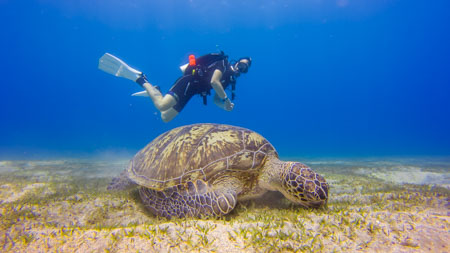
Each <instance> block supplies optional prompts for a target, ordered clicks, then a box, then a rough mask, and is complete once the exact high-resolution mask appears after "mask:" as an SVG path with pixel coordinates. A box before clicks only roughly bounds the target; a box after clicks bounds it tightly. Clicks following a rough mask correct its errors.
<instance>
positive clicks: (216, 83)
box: [98, 52, 252, 123]
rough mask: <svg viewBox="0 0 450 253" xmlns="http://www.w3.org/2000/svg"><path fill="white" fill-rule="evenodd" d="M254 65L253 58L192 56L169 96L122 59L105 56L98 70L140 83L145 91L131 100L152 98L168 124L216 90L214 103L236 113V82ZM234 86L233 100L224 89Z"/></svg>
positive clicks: (212, 55)
mask: <svg viewBox="0 0 450 253" xmlns="http://www.w3.org/2000/svg"><path fill="white" fill-rule="evenodd" d="M251 64H252V60H251V58H250V57H243V58H240V59H239V60H238V61H231V62H228V56H227V55H225V54H224V53H223V52H221V53H211V54H207V55H203V56H201V57H198V58H195V56H194V55H190V56H189V63H187V64H185V65H183V66H181V67H180V69H181V72H182V73H183V76H181V77H180V78H178V80H176V81H175V84H174V85H173V86H172V88H170V90H169V92H168V93H167V94H166V95H164V96H163V95H162V93H161V90H160V88H159V87H158V86H156V85H152V84H150V82H149V81H148V79H147V77H146V76H145V75H144V73H142V72H141V71H138V70H136V69H133V68H131V67H130V66H128V65H127V64H126V63H125V62H123V61H122V60H121V59H119V58H117V57H115V56H114V55H111V54H109V53H105V54H104V55H103V56H102V57H101V58H100V60H99V64H98V68H99V69H101V70H103V71H105V72H107V73H110V74H112V75H115V76H119V77H124V78H127V79H130V80H132V81H134V82H136V83H138V84H139V85H140V86H141V87H142V88H144V89H145V91H142V92H137V93H134V94H132V96H149V97H150V98H151V100H152V101H153V104H154V105H155V107H156V108H157V109H158V110H159V111H160V112H161V118H162V120H163V121H164V122H166V123H167V122H169V121H171V120H172V119H173V118H175V117H176V116H177V115H178V113H180V112H181V110H183V108H184V106H185V105H186V104H187V102H188V101H189V100H190V99H191V97H192V96H194V95H197V94H199V95H201V96H202V97H203V103H204V104H205V105H206V104H207V100H206V96H207V95H210V94H211V89H214V91H215V95H214V103H215V104H216V105H217V106H218V107H220V108H222V109H224V110H226V111H231V110H233V107H234V104H233V103H232V102H231V100H234V97H235V93H234V91H235V85H236V78H237V77H239V76H240V74H241V73H247V71H248V69H249V67H250V66H251ZM229 85H231V88H232V89H231V100H230V98H229V97H228V96H227V93H226V92H225V89H226V88H227V87H229Z"/></svg>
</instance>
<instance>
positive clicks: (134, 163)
mask: <svg viewBox="0 0 450 253" xmlns="http://www.w3.org/2000/svg"><path fill="white" fill-rule="evenodd" d="M127 178H128V179H129V180H128V179H127ZM130 180H131V182H133V183H135V184H138V185H139V186H140V189H139V193H140V196H141V198H142V200H143V202H144V204H145V205H146V206H147V207H148V208H149V209H150V210H151V211H152V213H154V214H156V215H158V216H164V217H168V218H170V217H172V216H178V217H184V216H195V217H204V216H216V217H219V216H222V215H225V214H227V213H229V212H230V211H231V210H232V209H233V208H234V207H235V205H236V203H237V200H238V198H239V199H242V198H251V197H255V196H259V195H261V194H262V193H264V192H265V191H267V190H279V191H281V192H282V193H283V194H284V195H285V196H286V197H288V198H289V199H290V200H292V201H294V202H296V203H299V204H302V205H305V206H320V205H322V204H324V203H326V200H327V198H328V185H327V184H326V182H325V180H324V179H323V178H322V177H321V176H319V175H318V174H316V173H315V172H313V171H312V170H311V169H309V168H308V167H307V166H305V165H303V164H301V163H296V162H281V161H279V160H278V154H277V152H276V151H275V149H274V148H273V146H272V145H271V144H270V143H269V142H268V141H267V140H266V139H265V138H264V137H262V136H261V135H259V134H258V133H255V132H253V131H251V130H248V129H245V128H241V127H235V126H229V125H220V124H194V125H189V126H183V127H178V128H175V129H173V130H171V131H168V132H166V133H164V134H162V135H160V136H159V137H157V138H156V139H155V140H153V141H152V142H151V143H150V144H148V145H147V146H146V147H144V148H143V149H142V150H141V151H139V152H138V153H137V154H136V156H135V157H134V158H133V159H132V160H131V162H130V164H129V166H128V168H127V170H126V172H124V173H122V174H121V177H119V178H116V179H114V180H113V182H112V183H111V185H110V188H118V187H117V186H120V185H122V184H123V183H124V182H128V181H130ZM288 195H289V196H288Z"/></svg>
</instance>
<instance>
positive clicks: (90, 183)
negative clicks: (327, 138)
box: [0, 158, 450, 252]
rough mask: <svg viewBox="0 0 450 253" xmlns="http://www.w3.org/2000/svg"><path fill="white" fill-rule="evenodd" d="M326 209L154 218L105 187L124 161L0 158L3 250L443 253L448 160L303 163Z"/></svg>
mask: <svg viewBox="0 0 450 253" xmlns="http://www.w3.org/2000/svg"><path fill="white" fill-rule="evenodd" d="M290 160H294V161H302V162H304V163H306V164H308V165H310V166H311V167H312V168H313V169H314V170H315V171H316V172H319V173H320V174H322V175H323V176H324V177H325V178H326V180H327V181H328V182H329V184H330V197H329V202H328V205H327V206H326V207H325V208H321V209H305V208H302V207H299V206H295V205H293V204H292V203H290V202H289V201H288V200H286V199H285V198H284V197H283V196H282V195H281V194H279V193H275V192H270V193H267V194H266V195H264V196H263V197H262V198H261V199H257V200H254V201H248V202H243V203H239V204H238V206H237V207H236V208H235V210H234V211H233V212H232V213H231V214H230V215H228V216H226V217H224V218H222V219H207V220H199V219H194V218H189V219H172V220H166V219H158V218H157V217H154V216H153V215H151V214H150V213H149V212H148V211H147V210H146V209H145V208H144V206H143V205H142V204H141V202H140V199H139V196H138V193H137V191H136V189H131V190H128V191H123V192H109V191H107V190H106V186H107V185H108V183H109V181H110V180H111V178H112V177H113V176H115V175H118V174H119V173H120V171H121V170H123V168H125V166H126V165H127V161H114V162H112V161H92V160H43V161H0V251H1V252H181V251H183V252H191V251H194V252H208V251H212V252H359V251H363V252H450V249H449V248H450V247H449V245H450V243H449V242H450V231H449V229H450V226H449V222H450V215H449V214H450V212H449V211H450V209H449V207H450V205H449V197H450V161H449V160H446V159H436V158H435V159H425V158H416V159H343V160H339V159H333V160H331V159H329V160H324V159H322V160H320V159H317V160H312V159H310V160H307V161H305V160H301V159H296V158H293V159H290Z"/></svg>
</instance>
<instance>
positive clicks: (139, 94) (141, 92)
mask: <svg viewBox="0 0 450 253" xmlns="http://www.w3.org/2000/svg"><path fill="white" fill-rule="evenodd" d="M131 96H135V97H149V95H148V93H147V91H146V90H144V91H140V92H136V93H133V94H131Z"/></svg>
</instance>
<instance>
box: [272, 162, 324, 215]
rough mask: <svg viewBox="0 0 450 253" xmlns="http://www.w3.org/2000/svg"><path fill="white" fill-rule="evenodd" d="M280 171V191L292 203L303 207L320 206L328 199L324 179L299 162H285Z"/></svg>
mask: <svg viewBox="0 0 450 253" xmlns="http://www.w3.org/2000/svg"><path fill="white" fill-rule="evenodd" d="M283 167H284V169H283V172H282V173H281V174H282V175H281V176H282V177H281V192H282V193H283V195H284V196H285V197H286V198H288V199H289V200H291V201H293V202H294V203H297V204H300V205H302V206H305V207H320V206H322V205H325V204H326V203H327V200H328V184H327V182H326V181H325V179H324V178H323V177H322V176H321V175H319V174H317V173H316V172H314V171H312V170H311V169H310V168H309V167H308V166H306V165H304V164H302V163H299V162H286V163H285V164H284V166H283Z"/></svg>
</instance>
